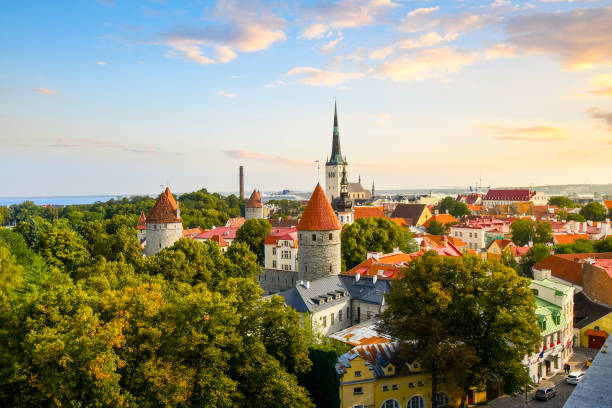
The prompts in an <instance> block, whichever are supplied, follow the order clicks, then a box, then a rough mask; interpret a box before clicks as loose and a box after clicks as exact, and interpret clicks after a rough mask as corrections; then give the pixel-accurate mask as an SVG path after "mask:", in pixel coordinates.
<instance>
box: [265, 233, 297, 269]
mask: <svg viewBox="0 0 612 408" xmlns="http://www.w3.org/2000/svg"><path fill="white" fill-rule="evenodd" d="M297 259H298V240H297V228H276V229H275V230H274V231H272V232H271V233H270V235H268V236H267V237H266V241H265V243H264V268H265V269H278V270H282V271H297V270H298V268H297V267H298V264H297Z"/></svg>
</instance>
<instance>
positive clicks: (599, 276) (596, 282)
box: [582, 262, 612, 307]
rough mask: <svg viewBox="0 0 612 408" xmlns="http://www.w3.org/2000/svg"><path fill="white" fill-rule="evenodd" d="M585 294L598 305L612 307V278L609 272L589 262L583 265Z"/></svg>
mask: <svg viewBox="0 0 612 408" xmlns="http://www.w3.org/2000/svg"><path fill="white" fill-rule="evenodd" d="M582 272H583V273H582V281H583V288H584V293H585V294H586V295H587V296H588V297H589V298H591V299H592V300H594V301H595V302H597V303H602V304H604V305H606V306H610V307H612V278H611V277H610V275H608V272H607V271H606V270H605V269H604V268H602V267H600V266H597V265H592V264H590V263H589V262H585V263H584V264H582Z"/></svg>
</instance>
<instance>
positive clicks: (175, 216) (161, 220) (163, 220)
mask: <svg viewBox="0 0 612 408" xmlns="http://www.w3.org/2000/svg"><path fill="white" fill-rule="evenodd" d="M175 222H183V219H182V218H181V216H180V215H179V211H178V204H177V203H176V200H174V197H173V196H172V193H171V192H170V189H169V188H168V187H166V189H165V190H164V192H163V193H161V194H160V195H159V197H158V198H157V201H156V202H155V205H154V206H153V209H152V210H151V212H150V213H149V216H148V217H147V224H149V223H151V224H168V223H175Z"/></svg>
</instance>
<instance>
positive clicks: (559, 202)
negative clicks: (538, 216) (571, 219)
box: [548, 196, 576, 208]
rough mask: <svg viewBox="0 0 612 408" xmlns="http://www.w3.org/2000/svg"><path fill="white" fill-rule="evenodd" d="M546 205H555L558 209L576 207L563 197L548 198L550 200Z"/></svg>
mask: <svg viewBox="0 0 612 408" xmlns="http://www.w3.org/2000/svg"><path fill="white" fill-rule="evenodd" d="M548 204H549V205H556V206H557V207H559V208H575V207H576V204H574V202H573V201H572V200H571V199H569V198H567V197H563V196H552V197H550V199H549V200H548Z"/></svg>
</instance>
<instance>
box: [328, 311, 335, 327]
mask: <svg viewBox="0 0 612 408" xmlns="http://www.w3.org/2000/svg"><path fill="white" fill-rule="evenodd" d="M329 322H330V324H331V325H332V326H333V325H334V314H333V313H332V314H331V318H330V319H329Z"/></svg>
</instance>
